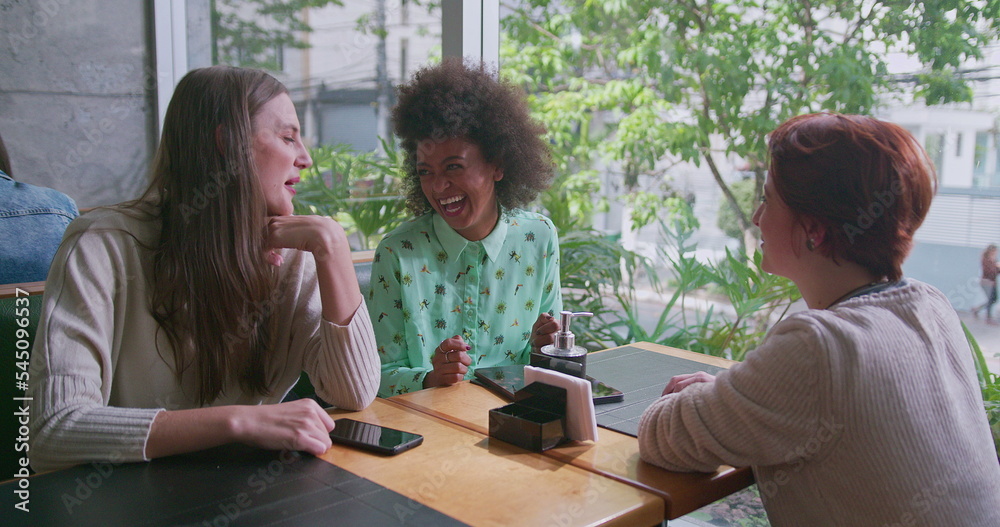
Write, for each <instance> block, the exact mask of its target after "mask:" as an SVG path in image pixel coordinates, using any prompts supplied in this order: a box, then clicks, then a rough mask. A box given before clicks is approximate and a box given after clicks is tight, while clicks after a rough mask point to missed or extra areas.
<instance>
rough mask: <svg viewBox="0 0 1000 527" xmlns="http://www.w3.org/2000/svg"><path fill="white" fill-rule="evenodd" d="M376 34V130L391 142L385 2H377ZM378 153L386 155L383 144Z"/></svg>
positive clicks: (380, 135)
mask: <svg viewBox="0 0 1000 527" xmlns="http://www.w3.org/2000/svg"><path fill="white" fill-rule="evenodd" d="M375 32H376V34H377V35H378V44H376V46H375V88H376V90H377V93H378V97H377V99H376V101H375V119H376V125H375V130H376V133H377V134H378V136H379V137H381V138H382V139H385V140H389V91H390V90H392V86H391V85H390V84H389V73H388V71H387V66H388V65H387V62H388V59H387V58H386V54H385V40H386V36H387V31H386V28H385V0H377V1H376V2H375ZM377 148H378V152H379V153H380V154H384V153H385V152H384V151H383V149H382V144H381V142H379V145H378V147H377Z"/></svg>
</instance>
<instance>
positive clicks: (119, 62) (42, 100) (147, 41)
mask: <svg viewBox="0 0 1000 527" xmlns="http://www.w3.org/2000/svg"><path fill="white" fill-rule="evenodd" d="M150 4H151V2H136V1H135V0H100V1H98V0H78V1H76V0H0V134H2V135H3V139H4V142H5V143H6V145H7V149H8V151H9V152H10V155H11V163H12V167H13V172H14V178H15V179H17V180H20V181H24V182H26V183H32V184H36V185H43V186H47V187H52V188H56V189H58V190H60V191H62V192H64V193H66V194H68V195H69V196H70V197H72V198H73V199H75V200H76V202H77V204H78V205H79V206H80V207H93V206H97V205H105V204H111V203H117V202H119V201H123V200H126V199H131V198H134V197H136V196H137V195H138V194H139V192H141V190H142V189H144V188H145V184H146V170H147V167H148V164H149V160H150V158H151V157H152V153H153V145H154V143H155V133H156V132H155V130H156V123H155V115H156V112H155V103H154V101H155V89H156V85H155V79H156V77H155V75H154V74H153V72H152V69H151V67H150V66H151V64H152V57H151V53H150V51H149V50H150V49H152V47H151V44H152V29H151V28H152V24H151V15H150V12H151V9H150Z"/></svg>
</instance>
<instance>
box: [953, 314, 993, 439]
mask: <svg viewBox="0 0 1000 527" xmlns="http://www.w3.org/2000/svg"><path fill="white" fill-rule="evenodd" d="M962 329H964V330H965V337H966V338H967V339H968V340H969V347H970V348H971V349H972V356H973V358H974V359H975V364H976V377H978V379H979V387H980V388H982V390H983V406H984V407H985V409H986V419H987V421H989V423H990V430H991V431H992V432H993V443H994V444H995V445H996V450H997V457H998V458H1000V375H996V374H994V373H992V372H990V369H989V367H988V366H987V365H986V357H984V356H983V350H982V348H980V347H979V342H977V341H976V338H975V337H974V336H972V332H970V331H969V328H968V327H966V326H965V324H962Z"/></svg>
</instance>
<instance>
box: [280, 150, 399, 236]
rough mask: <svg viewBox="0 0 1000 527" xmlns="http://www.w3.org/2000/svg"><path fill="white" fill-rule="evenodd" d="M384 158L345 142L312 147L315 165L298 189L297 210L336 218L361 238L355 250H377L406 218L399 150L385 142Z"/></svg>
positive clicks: (308, 171)
mask: <svg viewBox="0 0 1000 527" xmlns="http://www.w3.org/2000/svg"><path fill="white" fill-rule="evenodd" d="M382 147H383V150H384V151H385V157H379V156H377V155H376V154H375V153H373V152H362V153H359V152H355V151H353V150H351V149H350V148H349V147H347V146H345V145H336V146H321V147H318V148H315V149H312V150H311V151H310V154H311V155H312V158H313V166H312V167H310V168H309V169H307V170H305V171H303V172H302V181H300V182H299V184H298V185H297V187H296V190H297V191H298V193H297V194H296V196H295V200H294V203H295V212H296V213H297V214H320V215H324V216H330V217H333V218H336V219H337V221H339V222H340V223H341V225H343V226H344V229H345V230H346V231H347V232H348V234H349V235H353V236H355V237H356V239H357V246H356V247H354V248H355V249H359V250H367V249H374V248H375V246H376V245H377V244H378V242H379V240H381V238H382V236H383V235H384V234H385V233H387V232H389V231H391V230H392V229H394V228H396V226H398V225H399V224H400V223H402V221H403V220H404V219H405V215H406V203H405V200H404V199H403V197H402V196H401V195H400V194H401V183H400V182H401V181H402V172H401V170H402V168H401V167H402V164H401V161H402V158H401V154H400V152H399V151H398V150H397V149H396V148H395V147H393V145H391V144H389V143H388V142H387V141H384V140H382Z"/></svg>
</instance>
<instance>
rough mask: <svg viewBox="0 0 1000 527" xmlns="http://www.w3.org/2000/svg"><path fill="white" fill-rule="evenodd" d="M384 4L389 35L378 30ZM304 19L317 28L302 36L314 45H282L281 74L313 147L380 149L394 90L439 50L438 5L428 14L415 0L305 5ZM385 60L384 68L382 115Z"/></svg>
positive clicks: (439, 20) (357, 0) (306, 135)
mask: <svg viewBox="0 0 1000 527" xmlns="http://www.w3.org/2000/svg"><path fill="white" fill-rule="evenodd" d="M380 8H381V17H382V19H383V20H384V22H383V24H384V27H385V37H384V39H381V38H380V36H379V34H378V33H379V32H378V31H375V30H373V29H372V28H375V27H377V26H379V25H380V24H379V23H378V20H379V11H380ZM303 19H304V20H305V21H306V22H307V23H308V24H309V25H310V26H312V28H313V31H312V32H311V33H308V34H305V35H304V36H303V38H304V39H305V41H306V42H307V43H308V44H309V47H308V48H306V49H295V48H286V49H284V50H283V52H282V56H283V69H282V71H281V72H278V77H279V78H280V80H281V81H282V82H283V83H284V84H285V85H286V86H287V87H288V89H289V92H290V93H291V96H292V100H293V101H294V102H295V104H296V107H297V108H298V111H299V117H300V120H301V121H302V126H303V131H304V133H305V139H306V141H307V144H311V145H314V146H315V145H324V144H326V145H332V144H348V145H351V146H352V147H354V148H355V149H357V150H359V151H371V150H375V149H376V148H377V147H378V137H379V136H382V137H387V136H388V134H389V133H391V131H390V130H389V127H388V126H389V125H388V118H389V116H388V112H389V109H391V108H392V105H393V104H394V103H395V95H394V93H393V90H394V87H395V86H396V85H398V84H400V83H402V82H404V81H406V80H407V79H408V78H409V76H410V75H411V74H412V73H413V71H414V70H415V69H417V68H419V67H420V66H422V65H423V64H425V63H426V62H427V60H428V58H429V57H432V56H440V54H441V52H440V49H441V11H440V9H439V8H438V9H433V10H430V11H429V10H428V8H427V7H424V6H420V5H415V4H414V3H413V2H411V1H409V0H379V1H368V0H345V1H344V5H343V6H338V5H328V6H325V7H322V8H306V9H304V10H303ZM359 25H363V26H365V27H367V28H368V29H367V30H359ZM380 40H383V42H381V45H382V46H383V47H381V49H380ZM383 50H384V51H383ZM380 65H381V66H383V67H384V72H385V73H384V77H383V81H382V85H383V89H385V92H384V95H385V97H386V99H385V101H386V104H385V106H386V107H385V108H384V109H383V110H384V111H382V112H380V111H379V108H380V105H379V95H380V93H379V84H380V83H379V78H378V77H379V69H380V68H379V66H380Z"/></svg>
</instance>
